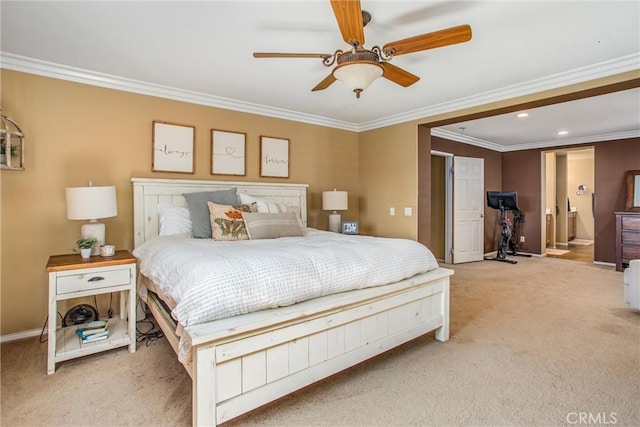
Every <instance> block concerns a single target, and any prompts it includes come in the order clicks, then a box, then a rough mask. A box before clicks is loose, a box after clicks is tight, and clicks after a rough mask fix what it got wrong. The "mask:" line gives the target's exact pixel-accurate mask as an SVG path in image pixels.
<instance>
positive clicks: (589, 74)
mask: <svg viewBox="0 0 640 427" xmlns="http://www.w3.org/2000/svg"><path fill="white" fill-rule="evenodd" d="M639 63H640V53H634V54H631V55H627V56H623V57H620V58H616V59H612V60H609V61H604V62H600V63H598V64H593V65H589V66H586V67H582V68H578V69H575V70H570V71H566V72H563V73H558V74H555V75H551V76H547V77H543V78H540V79H536V80H531V81H529V82H525V83H522V84H517V85H511V86H506V87H504V88H501V89H498V90H494V91H489V92H484V93H480V94H477V95H472V96H468V97H465V98H459V99H456V100H452V101H449V102H444V103H441V104H437V105H433V106H430V107H426V108H420V109H417V110H412V111H409V112H406V113H402V114H396V115H393V116H389V117H385V118H382V119H379V120H373V121H370V122H365V123H362V124H356V123H351V122H346V121H342V120H335V119H330V118H327V117H321V116H316V115H312V114H306V113H301V112H297V111H292V110H286V109H282V108H275V107H270V106H267V105H260V104H254V103H250V102H244V101H238V100H234V99H230V98H224V97H220V96H214V95H208V94H204V93H201V92H195V91H188V90H183V89H177V88H173V87H169V86H163V85H158V84H154V83H148V82H143V81H139V80H133V79H127V78H123V77H118V76H114V75H111V74H105V73H98V72H95V71H91V70H86V69H82V68H76V67H70V66H67V65H62V64H56V63H53V62H48V61H42V60H39V59H34V58H29V57H25V56H21V55H15V54H12V53H8V52H1V51H0V68H5V69H8V70H13V71H20V72H24V73H29V74H36V75H40V76H45V77H51V78H55V79H61V80H67V81H72V82H76V83H83V84H89V85H93V86H99V87H104V88H109V89H115V90H121V91H125V92H132V93H137V94H141V95H148V96H155V97H159V98H165V99H172V100H176V101H182V102H188V103H192V104H198V105H205V106H209V107H216V108H223V109H227V110H233V111H239V112H244V113H251V114H258V115H261V116H267V117H273V118H277V119H284V120H292V121H297V122H302V123H308V124H313V125H319V126H326V127H330V128H336V129H342V130H347V131H352V132H363V131H367V130H373V129H377V128H381V127H386V126H391V125H395V124H399V123H404V122H407V121H412V120H420V119H424V118H426V117H432V116H435V115H439V114H444V113H450V112H452V111H458V110H462V109H466V108H471V107H477V106H479V105H483V104H487V103H491V102H497V101H501V100H504V99H510V98H515V97H519V96H523V95H528V94H531V93H536V92H541V91H545V90H549V89H554V88H558V87H563V86H568V85H571V84H576V83H581V82H585V81H589V80H594V79H597V78H601V77H606V76H610V75H615V74H620V73H624V72H628V71H633V70H638V64H639ZM432 134H433V135H436V136H440V137H442V138H446V139H450V140H453V141H457V142H463V143H466V144H471V145H476V146H479V147H483V148H487V149H489V150H494V151H500V152H504V151H516V150H527V149H531V148H546V147H549V146H560V145H573V144H580V143H584V142H597V141H606V140H613V139H622V138H634V137H637V136H638V132H622V133H619V134H607V135H597V136H595V137H588V138H573V139H566V140H563V141H562V142H560V141H557V140H553V141H541V142H534V143H530V144H522V145H517V146H511V147H510V146H503V145H500V144H496V143H493V142H490V141H485V140H481V139H478V138H472V137H468V136H464V135H458V134H456V133H453V132H448V131H445V130H444V129H432ZM627 135H628V136H627Z"/></svg>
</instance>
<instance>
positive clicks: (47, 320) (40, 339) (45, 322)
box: [38, 311, 64, 343]
mask: <svg viewBox="0 0 640 427" xmlns="http://www.w3.org/2000/svg"><path fill="white" fill-rule="evenodd" d="M57 313H58V316H60V321H62V320H64V319H63V317H62V314H60V312H59V311H58V312H57ZM47 323H49V316H47V317H45V318H44V325H42V331H40V338H38V341H40V342H41V343H45V342H47V341H49V338H47V339H46V340H43V339H42V337H44V331H45V330H46V329H47Z"/></svg>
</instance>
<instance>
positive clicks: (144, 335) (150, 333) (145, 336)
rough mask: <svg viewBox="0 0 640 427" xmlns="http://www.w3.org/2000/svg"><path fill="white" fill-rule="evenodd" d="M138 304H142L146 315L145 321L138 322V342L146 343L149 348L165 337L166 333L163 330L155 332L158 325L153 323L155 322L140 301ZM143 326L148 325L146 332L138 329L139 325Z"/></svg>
mask: <svg viewBox="0 0 640 427" xmlns="http://www.w3.org/2000/svg"><path fill="white" fill-rule="evenodd" d="M138 304H140V307H141V308H142V311H143V313H144V319H140V320H138V321H137V322H136V333H137V336H136V342H144V343H145V345H146V346H147V347H149V346H150V345H151V344H152V343H153V342H155V341H157V340H159V339H161V338H163V337H164V333H163V332H162V329H158V330H154V329H155V328H156V325H155V324H154V323H153V320H151V318H150V317H149V315H148V313H147V310H145V309H144V306H143V305H142V303H141V302H140V301H138ZM141 324H148V325H149V326H148V329H147V330H145V331H144V332H143V331H141V330H140V329H139V328H138V325H141Z"/></svg>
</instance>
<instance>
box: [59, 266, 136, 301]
mask: <svg viewBox="0 0 640 427" xmlns="http://www.w3.org/2000/svg"><path fill="white" fill-rule="evenodd" d="M129 283H131V273H130V270H129V269H128V268H123V269H121V270H110V271H99V272H96V273H81V274H72V275H69V276H58V280H57V282H56V285H57V293H58V295H60V294H68V293H71V292H78V291H89V290H92V289H100V288H106V287H109V286H118V285H128V284H129Z"/></svg>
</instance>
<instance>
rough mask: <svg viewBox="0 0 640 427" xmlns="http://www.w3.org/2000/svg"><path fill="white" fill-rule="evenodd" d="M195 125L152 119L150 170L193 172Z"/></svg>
mask: <svg viewBox="0 0 640 427" xmlns="http://www.w3.org/2000/svg"><path fill="white" fill-rule="evenodd" d="M195 134H196V132H195V126H189V125H180V124H175V123H168V122H160V121H155V120H154V121H153V137H152V152H153V155H152V162H151V171H152V172H178V173H193V169H194V145H195V144H194V143H195Z"/></svg>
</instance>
